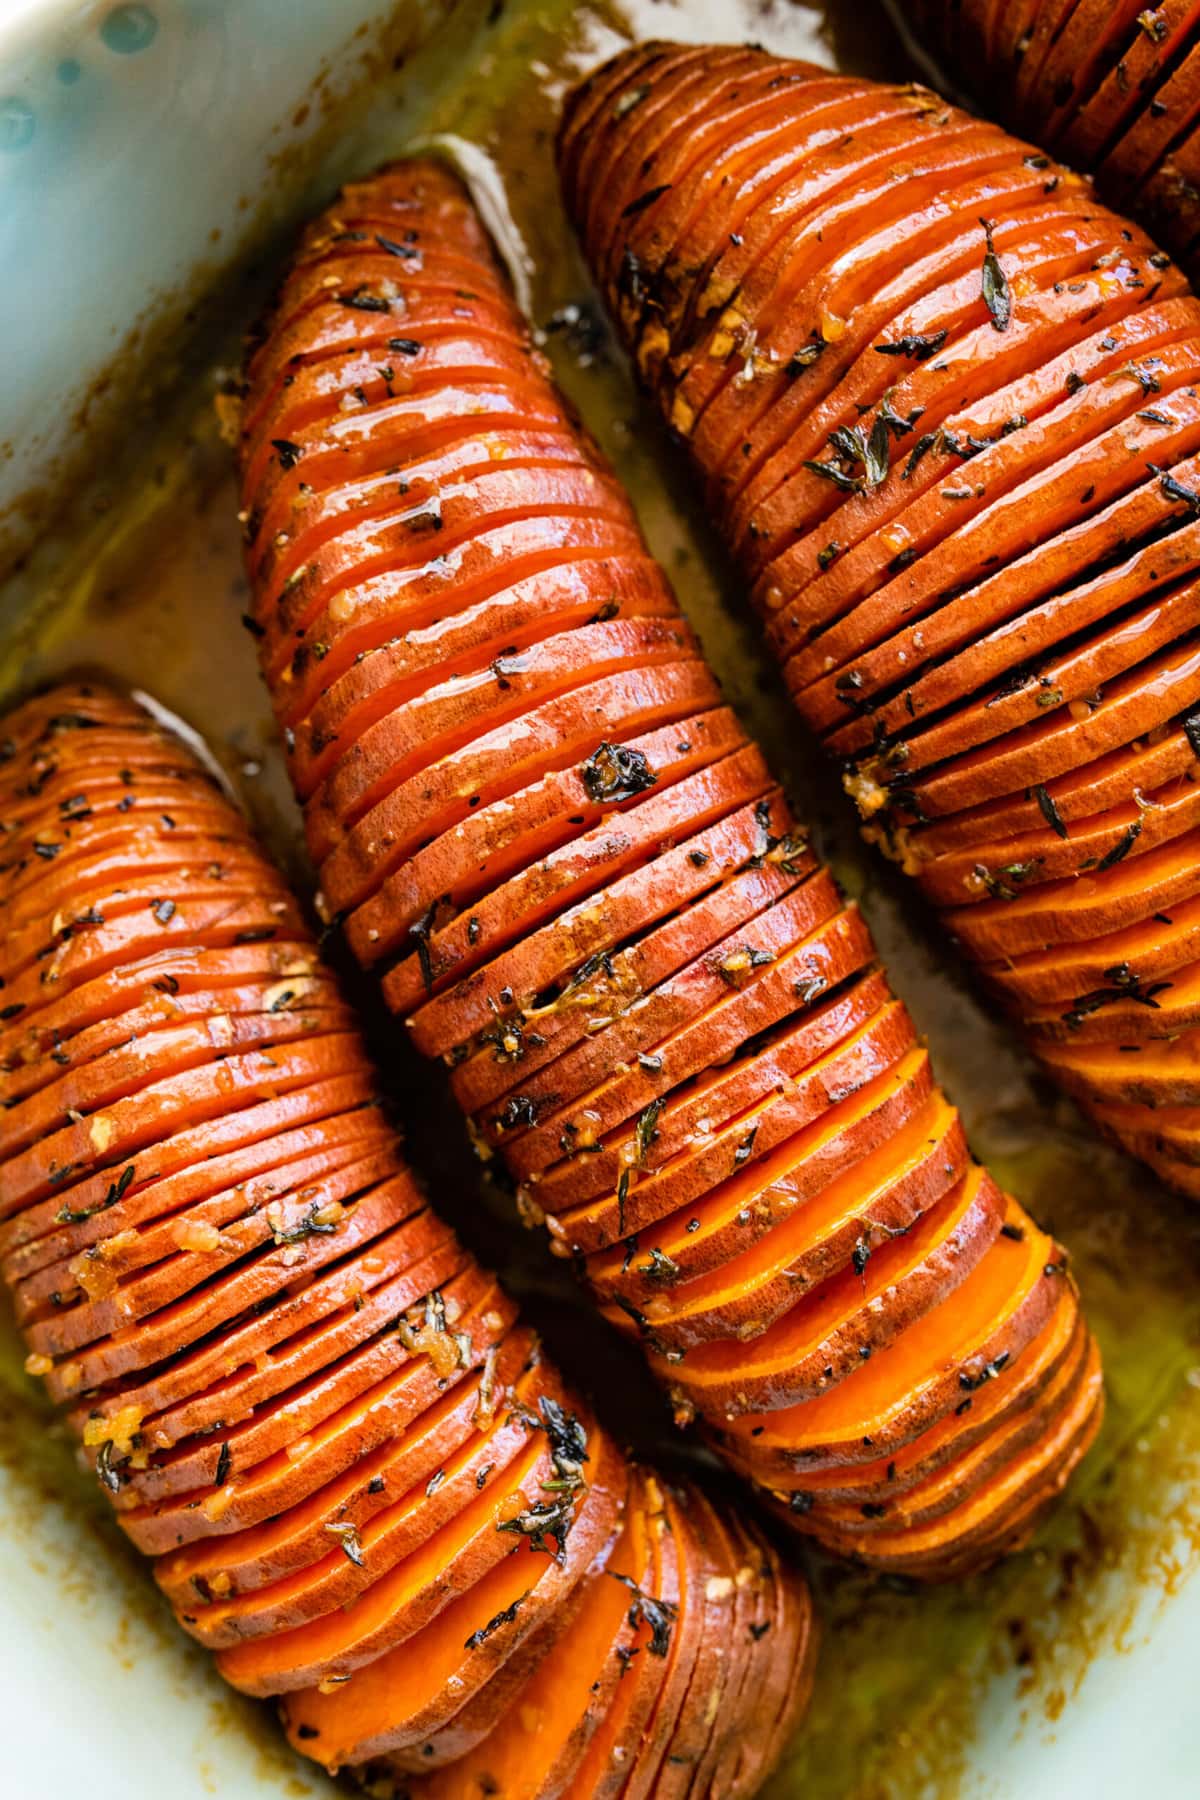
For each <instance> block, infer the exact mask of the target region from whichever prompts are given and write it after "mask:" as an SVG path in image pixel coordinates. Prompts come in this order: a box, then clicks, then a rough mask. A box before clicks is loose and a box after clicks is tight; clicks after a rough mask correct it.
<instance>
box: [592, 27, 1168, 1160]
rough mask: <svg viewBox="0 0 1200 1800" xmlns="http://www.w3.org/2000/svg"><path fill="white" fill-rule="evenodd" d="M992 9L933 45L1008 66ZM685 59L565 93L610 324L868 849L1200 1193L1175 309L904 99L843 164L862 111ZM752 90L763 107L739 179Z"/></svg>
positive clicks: (960, 132)
mask: <svg viewBox="0 0 1200 1800" xmlns="http://www.w3.org/2000/svg"><path fill="white" fill-rule="evenodd" d="M1019 10H1020V9H1019V8H1014V7H1008V8H991V9H986V19H984V14H985V9H983V8H974V9H973V8H972V7H971V6H970V5H967V6H965V7H963V8H962V9H961V10H960V9H955V11H956V16H958V17H959V27H960V29H961V34H962V43H963V45H964V46H973V47H972V48H971V49H970V54H971V55H972V56H975V55H979V54H982V50H981V49H980V47H979V45H978V43H977V42H976V40H975V39H974V38H972V35H971V34H972V32H973V31H975V30H976V29H977V28H979V29H982V26H981V23H980V22H981V20H983V22H984V23H986V25H987V30H988V39H987V41H988V44H989V45H990V46H991V48H992V50H993V51H995V52H996V54H999V53H1000V52H999V49H998V46H999V45H1000V44H1001V41H1002V39H1003V31H1002V29H1001V24H1002V21H1001V15H1002V14H1004V15H1007V14H1009V13H1013V12H1016V11H1019ZM1041 10H1042V11H1045V10H1046V9H1044V8H1043V9H1041ZM1088 10H1089V8H1088V7H1086V6H1084V5H1083V4H1080V5H1079V6H1078V7H1075V8H1074V9H1071V8H1066V9H1058V12H1059V14H1060V15H1061V19H1060V22H1061V21H1062V20H1065V19H1066V15H1067V14H1068V13H1070V15H1071V17H1070V21H1069V22H1067V23H1065V24H1064V25H1063V35H1062V36H1061V37H1058V38H1056V37H1054V35H1053V34H1051V33H1048V32H1047V33H1042V32H1041V30H1040V25H1039V23H1038V19H1037V15H1038V13H1039V9H1038V7H1037V5H1036V4H1031V5H1030V6H1028V7H1026V9H1025V11H1026V13H1027V14H1028V21H1027V25H1026V26H1025V27H1023V28H1022V31H1021V32H1020V33H1018V37H1017V39H1016V40H1015V44H1014V43H1012V42H1010V43H1008V49H1007V51H1006V52H1005V54H1013V55H1016V54H1017V53H1018V52H1019V51H1020V46H1021V45H1025V49H1024V50H1023V51H1020V53H1021V54H1024V56H1025V61H1024V62H1023V63H1022V64H1021V69H1022V78H1024V77H1025V75H1026V74H1029V76H1030V79H1034V76H1033V74H1032V71H1033V68H1034V64H1035V63H1036V62H1037V61H1038V59H1039V58H1041V57H1043V56H1044V57H1045V67H1047V68H1049V67H1050V66H1051V63H1052V61H1055V59H1058V60H1061V57H1060V55H1059V53H1060V51H1061V48H1062V45H1063V44H1064V43H1065V41H1066V34H1067V33H1068V32H1069V31H1071V30H1073V29H1074V23H1075V21H1076V20H1078V19H1081V18H1082V16H1083V14H1084V13H1085V12H1087V11H1088ZM1092 10H1094V9H1092ZM1120 10H1121V9H1118V8H1107V9H1105V8H1101V9H1100V11H1101V12H1107V14H1108V15H1110V17H1109V23H1110V24H1111V25H1112V28H1113V30H1114V31H1116V29H1117V15H1118V13H1119V12H1120ZM1126 10H1128V9H1126ZM1164 10H1165V9H1164ZM1189 10H1194V9H1189ZM959 15H960V16H959ZM976 15H978V17H977V16H976ZM1123 16H1124V15H1123V14H1122V17H1123ZM1157 16H1158V15H1157V14H1156V15H1155V17H1157ZM1129 28H1130V29H1131V30H1132V31H1134V33H1135V34H1136V32H1137V31H1138V29H1139V27H1138V26H1137V24H1136V22H1135V23H1134V24H1133V25H1132V26H1130V27H1129ZM1005 29H1006V27H1005ZM1121 29H1122V30H1124V29H1125V26H1124V25H1122V27H1121ZM1102 36H1103V34H1102V33H1100V34H1098V37H1097V43H1096V44H1093V41H1092V37H1091V36H1089V37H1087V38H1086V39H1085V40H1084V41H1085V43H1086V44H1087V46H1088V49H1089V54H1090V52H1091V50H1092V49H1094V48H1097V47H1098V41H1099V37H1102ZM1004 41H1006V42H1007V40H1004ZM702 60H703V77H702V79H701V78H698V77H696V76H695V75H694V74H693V75H692V76H691V78H690V79H688V80H687V81H686V83H685V77H684V74H683V70H684V68H685V67H687V68H688V69H689V70H693V69H694V65H695V54H694V52H688V53H687V55H686V57H684V56H682V53H680V52H677V51H675V50H673V49H671V48H670V47H669V46H643V47H641V48H638V49H633V50H630V51H627V52H625V53H624V54H623V55H621V56H620V57H618V58H617V59H616V60H615V61H613V62H612V63H610V64H608V65H607V66H606V67H605V68H603V69H601V70H600V71H598V72H597V74H595V75H594V76H593V77H592V78H591V79H590V80H589V81H587V82H585V83H584V84H583V86H582V87H580V88H579V89H577V90H576V92H575V93H574V94H573V96H572V97H571V99H570V101H569V103H568V106H567V110H566V114H565V118H564V121H563V126H562V132H561V137H560V144H559V155H560V166H561V170H562V177H563V182H564V186H565V190H566V194H567V200H568V204H569V206H570V208H571V210H572V212H573V214H574V216H575V219H576V221H577V224H578V226H579V229H580V233H581V236H582V238H583V242H584V244H585V247H586V249H587V252H588V255H589V258H590V260H591V263H592V266H593V268H594V269H595V271H596V273H597V277H598V279H599V280H600V282H601V284H602V286H603V289H604V294H605V298H606V300H607V303H608V305H609V307H610V309H611V312H612V314H613V317H614V319H615V320H616V321H617V323H618V325H619V327H620V329H621V332H622V334H623V336H624V338H625V341H626V343H627V344H628V346H629V348H630V351H631V353H632V356H633V358H634V362H635V364H636V366H637V369H638V371H639V373H640V375H641V377H642V379H643V381H644V383H645V385H646V386H647V387H648V389H649V390H650V392H651V393H652V394H653V396H654V398H655V399H656V401H657V402H658V404H659V406H660V407H661V409H662V412H663V414H664V416H665V418H666V419H667V420H668V421H669V422H670V424H671V425H672V427H673V429H674V431H675V433H676V435H677V436H678V437H679V438H680V439H681V440H683V442H684V443H685V444H686V446H687V448H688V449H689V450H690V453H691V456H692V459H693V463H694V465H695V468H696V471H697V474H698V476H699V477H700V479H701V481H702V484H703V490H704V494H705V497H706V500H707V502H708V504H709V506H710V508H711V510H712V513H713V515H714V517H715V518H716V520H717V522H718V525H719V527H720V528H721V530H722V532H723V535H724V536H725V538H726V540H727V542H728V543H729V545H730V548H731V549H732V551H733V552H734V554H735V555H736V556H737V557H738V558H739V560H740V562H741V565H742V567H743V568H744V570H745V571H746V574H747V577H748V581H749V583H750V586H751V592H752V594H753V597H754V599H755V602H756V604H757V605H758V607H759V609H760V611H761V612H762V614H763V616H764V620H765V625H766V631H767V634H768V638H769V641H770V644H771V647H772V649H773V651H774V652H775V654H776V656H777V657H778V660H779V662H780V664H781V665H782V667H783V671H784V676H785V679H786V682H787V685H788V688H789V691H790V692H791V694H792V697H793V698H794V700H795V702H796V705H797V707H798V708H799V711H800V713H801V716H802V717H803V719H804V720H805V722H806V723H807V725H808V726H809V727H810V728H811V729H812V731H813V732H814V733H816V734H817V736H818V737H819V738H820V739H821V741H822V742H823V743H824V744H825V746H826V747H827V748H828V750H829V751H830V752H831V753H832V754H834V755H835V756H837V757H838V758H839V760H840V761H841V762H842V764H843V766H844V767H845V768H846V770H847V774H846V781H847V786H848V787H849V790H850V792H851V794H852V795H853V796H854V798H855V800H856V801H857V802H858V805H859V807H860V809H861V811H862V813H863V814H864V816H865V818H866V819H867V821H868V824H867V832H868V835H869V836H871V837H873V838H875V839H876V840H877V841H878V842H879V843H880V844H881V845H882V847H883V848H884V849H885V851H887V852H888V853H889V854H891V855H892V856H893V857H894V858H895V859H896V860H897V861H898V862H899V863H900V864H901V865H902V866H903V867H904V869H905V870H906V871H907V872H908V873H909V874H911V875H912V876H914V877H915V879H916V880H917V882H918V883H919V885H920V886H921V888H922V889H923V890H924V892H925V893H926V894H927V896H928V897H929V899H930V900H931V901H932V902H933V903H934V904H935V905H937V906H939V907H941V908H942V909H943V917H944V919H945V921H946V923H947V925H948V926H949V928H950V930H951V932H952V934H953V936H954V937H955V938H956V939H957V941H958V942H959V944H960V945H961V946H962V948H963V949H964V950H965V951H966V953H967V955H968V956H969V957H970V958H972V959H973V960H974V961H975V962H976V963H977V964H978V965H979V968H980V970H981V972H982V974H983V976H984V979H985V980H986V981H987V982H988V983H989V984H990V986H991V988H992V990H993V992H994V993H995V994H996V995H997V996H998V997H999V998H1000V1000H1001V1001H1002V1003H1003V1005H1004V1006H1005V1007H1006V1008H1007V1009H1008V1010H1009V1011H1010V1012H1011V1013H1013V1014H1014V1015H1015V1017H1016V1019H1017V1020H1018V1021H1019V1022H1020V1024H1021V1026H1022V1028H1023V1031H1024V1034H1025V1037H1026V1040H1027V1042H1028V1043H1029V1044H1030V1046H1031V1048H1032V1049H1033V1050H1034V1052H1035V1053H1036V1054H1037V1055H1038V1056H1039V1057H1040V1058H1041V1059H1042V1060H1043V1062H1044V1063H1045V1064H1046V1066H1047V1067H1048V1068H1049V1069H1051V1070H1052V1071H1054V1073H1055V1074H1056V1075H1058V1076H1059V1077H1060V1078H1061V1079H1062V1081H1063V1082H1064V1085H1066V1086H1067V1087H1068V1088H1069V1089H1070V1091H1071V1092H1072V1093H1073V1094H1075V1095H1076V1096H1077V1097H1078V1098H1079V1099H1080V1100H1081V1101H1082V1102H1083V1103H1084V1105H1085V1106H1086V1107H1087V1108H1088V1109H1089V1110H1090V1111H1091V1112H1092V1113H1093V1115H1094V1116H1095V1118H1096V1119H1097V1120H1098V1121H1099V1123H1100V1124H1101V1126H1102V1127H1103V1128H1104V1130H1105V1131H1106V1132H1107V1133H1108V1134H1109V1135H1110V1136H1111V1137H1113V1138H1115V1139H1116V1140H1118V1141H1119V1142H1120V1143H1122V1144H1123V1145H1124V1146H1125V1147H1126V1148H1127V1149H1129V1150H1131V1151H1133V1152H1134V1153H1135V1154H1138V1155H1141V1156H1143V1157H1145V1158H1146V1160H1147V1161H1149V1162H1150V1163H1151V1164H1152V1165H1153V1166H1154V1168H1155V1169H1156V1170H1158V1172H1159V1173H1160V1174H1162V1175H1163V1176H1164V1178H1165V1179H1166V1180H1167V1181H1169V1182H1171V1183H1172V1184H1173V1185H1174V1186H1176V1187H1178V1188H1180V1189H1182V1190H1184V1191H1185V1192H1188V1193H1193V1194H1200V1158H1198V1149H1200V1145H1198V1143H1197V1137H1196V1132H1195V1129H1194V1120H1193V1118H1192V1115H1191V1111H1190V1109H1191V1107H1192V1106H1193V1105H1194V1103H1195V1095H1196V1091H1197V1069H1198V1068H1200V1029H1198V1024H1200V1014H1197V1012H1196V1010H1195V997H1196V990H1197V979H1198V977H1197V970H1198V968H1200V964H1198V961H1197V943H1196V939H1195V937H1194V935H1193V927H1194V919H1193V914H1194V913H1195V910H1196V906H1197V903H1198V902H1200V875H1198V873H1197V867H1198V865H1197V861H1196V856H1195V841H1196V838H1195V834H1196V829H1197V820H1198V819H1200V785H1198V777H1200V638H1198V637H1197V626H1198V624H1200V562H1198V560H1197V552H1198V550H1200V529H1198V522H1197V514H1198V512H1200V404H1198V402H1197V376H1198V375H1200V302H1198V301H1197V300H1196V299H1195V298H1194V297H1193V296H1192V295H1191V294H1190V293H1189V292H1188V291H1187V289H1186V286H1185V284H1184V282H1183V280H1182V278H1181V276H1180V275H1179V273H1178V271H1177V270H1176V268H1175V266H1174V265H1173V264H1172V262H1171V260H1170V258H1169V257H1168V256H1166V255H1165V254H1164V253H1162V252H1160V251H1158V250H1156V249H1155V247H1154V245H1153V244H1152V243H1151V242H1150V240H1149V239H1148V238H1146V237H1145V236H1143V234H1142V233H1141V232H1140V231H1138V230H1136V229H1134V228H1133V227H1132V226H1129V225H1127V224H1126V223H1125V222H1124V221H1123V220H1122V219H1121V218H1119V217H1117V216H1116V215H1115V214H1114V213H1110V212H1108V211H1106V210H1105V209H1104V208H1103V207H1101V206H1100V205H1098V204H1097V203H1096V201H1095V199H1094V198H1093V197H1092V194H1091V191H1090V187H1089V185H1088V184H1087V183H1085V182H1084V181H1082V180H1081V178H1080V177H1078V176H1076V175H1073V174H1071V173H1070V172H1069V171H1067V170H1066V169H1064V168H1062V167H1060V166H1059V165H1057V164H1053V163H1051V162H1050V160H1049V158H1048V157H1046V156H1045V155H1043V154H1042V153H1040V152H1035V151H1032V150H1030V149H1029V147H1028V146H1027V145H1025V144H1022V143H1019V142H1017V141H1016V140H1015V139H1013V138H1011V137H1008V136H1007V135H1006V134H1005V133H1004V132H1003V131H1001V130H999V129H997V128H992V127H974V128H972V127H970V126H969V125H968V122H967V119H966V115H964V114H963V113H961V112H959V111H958V110H957V109H955V108H954V107H951V106H948V105H945V104H943V103H942V102H941V101H939V100H938V99H937V97H936V96H934V95H932V94H930V93H928V92H927V91H926V90H924V89H914V88H910V87H906V88H903V89H882V90H880V92H879V95H878V97H877V101H876V111H877V114H878V115H879V117H880V118H881V119H882V117H883V115H884V109H885V108H889V107H890V108H891V109H895V108H899V109H900V110H901V112H902V114H903V120H904V123H903V129H902V131H901V132H900V136H899V138H897V128H896V125H895V119H894V116H893V112H892V111H889V112H888V113H887V123H886V125H884V124H882V123H877V122H872V123H870V124H868V125H866V126H864V127H860V128H857V129H855V130H854V131H853V133H852V135H851V124H852V121H854V120H855V119H856V118H857V117H858V114H859V112H860V110H861V107H862V104H863V97H862V95H863V84H862V83H861V82H859V81H854V80H850V79H848V78H834V77H830V76H829V75H827V74H825V73H824V72H822V71H820V70H817V69H813V68H810V67H808V66H807V65H805V64H802V63H793V62H786V61H783V60H781V59H779V58H775V57H771V56H768V55H767V54H766V53H765V52H760V53H758V54H757V58H756V59H755V58H753V57H752V59H751V68H750V70H749V71H748V70H747V65H746V53H745V52H737V53H735V52H733V51H731V50H727V49H723V48H714V49H711V50H709V51H708V52H707V54H706V55H705V57H704V58H703V59H702ZM1063 66H1064V68H1065V69H1066V70H1067V71H1068V72H1069V73H1070V75H1071V77H1072V79H1075V78H1076V76H1079V77H1080V78H1081V79H1082V78H1083V75H1084V73H1085V70H1084V62H1083V61H1081V60H1080V59H1079V58H1078V57H1076V56H1074V55H1072V56H1071V57H1068V58H1067V59H1066V61H1065V62H1064V64H1063ZM1088 66H1089V67H1090V65H1088ZM751 76H752V78H753V80H754V81H755V82H756V83H759V84H763V83H765V85H766V86H768V87H770V86H772V84H774V85H775V87H776V88H777V90H778V91H780V92H786V94H787V95H788V105H787V108H786V112H785V114H782V115H780V116H779V117H777V118H775V119H774V121H773V127H772V129H771V130H770V131H760V132H759V134H758V135H757V136H756V138H755V139H754V144H753V158H752V159H751V160H747V157H748V152H747V139H746V127H745V124H744V121H743V118H742V109H743V104H744V96H745V92H746V86H747V82H748V81H749V80H750V79H751ZM1065 78H1066V77H1065V76H1064V77H1063V79H1065ZM1038 79H1040V77H1039V78H1038ZM1056 79H1057V78H1056ZM685 85H686V91H687V99H686V104H684V103H683V102H682V101H681V100H680V96H681V95H682V93H683V91H684V87H685ZM677 102H678V103H679V104H678V105H677ZM838 118H841V119H842V120H843V121H844V123H845V127H846V132H845V134H844V135H843V137H841V138H835V137H834V136H833V135H831V125H832V124H834V123H836V121H837V119H838ZM980 131H982V133H983V136H982V137H979V135H978V134H979V132H980ZM964 134H966V135H967V136H971V141H973V142H975V143H976V145H977V150H976V155H977V163H976V167H977V168H981V167H983V166H984V165H985V164H986V174H985V175H983V176H982V177H979V176H977V175H976V174H975V173H974V171H973V170H970V169H967V168H966V167H965V166H963V164H962V145H963V143H964V141H966V139H965V136H964ZM701 141H702V142H703V143H704V145H705V150H704V154H703V156H701V155H700V154H699V153H698V150H697V144H698V143H699V142H701ZM881 146H882V147H884V148H886V151H887V154H888V156H889V157H890V158H891V161H890V163H889V165H888V168H889V178H888V180H887V181H885V182H883V183H882V184H879V183H878V182H876V181H875V180H874V178H873V177H870V176H868V174H867V171H868V169H870V168H873V167H874V163H875V158H876V152H877V150H878V149H879V148H880V147H881ZM635 150H636V156H635V155H634V152H635ZM635 165H636V167H637V169H638V170H639V171H640V173H639V174H638V176H637V183H636V185H637V186H638V192H637V193H636V194H633V195H631V196H630V197H629V198H628V199H627V200H626V201H625V203H624V204H623V205H622V206H613V205H611V204H609V196H610V195H611V194H612V192H613V188H614V184H617V183H618V182H626V183H628V181H629V179H630V177H629V170H630V169H631V168H633V167H634V166H635ZM767 166H769V167H770V168H771V171H772V173H771V179H770V182H769V184H768V183H764V182H763V180H762V179H761V177H760V175H759V173H758V171H759V170H760V169H761V168H764V167H767ZM939 170H940V171H941V173H940V177H939V174H938V172H939ZM927 171H928V173H929V179H930V182H931V184H932V185H931V191H930V194H929V196H928V198H927V199H926V198H924V197H923V188H922V186H921V184H922V183H923V182H924V180H925V176H926V172H927ZM918 174H919V181H918V180H916V179H915V178H916V176H917V175H918ZM621 192H622V193H623V192H624V190H623V189H622V190H621Z"/></svg>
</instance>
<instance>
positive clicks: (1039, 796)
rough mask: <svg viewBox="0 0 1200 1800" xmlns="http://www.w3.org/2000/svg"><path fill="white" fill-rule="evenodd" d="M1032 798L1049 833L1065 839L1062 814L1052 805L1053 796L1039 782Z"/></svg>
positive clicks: (1065, 830) (1065, 833) (1065, 831)
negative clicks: (1049, 830) (1051, 832)
mask: <svg viewBox="0 0 1200 1800" xmlns="http://www.w3.org/2000/svg"><path fill="white" fill-rule="evenodd" d="M1033 797H1034V799H1035V800H1036V801H1037V803H1038V807H1039V809H1040V811H1041V815H1042V817H1043V819H1045V821H1046V823H1047V825H1048V826H1049V827H1050V829H1051V831H1053V832H1054V833H1055V834H1056V836H1058V837H1060V838H1065V837H1066V836H1067V828H1066V826H1065V825H1064V824H1063V818H1062V814H1061V813H1060V812H1059V810H1058V807H1057V806H1056V805H1055V804H1054V796H1053V795H1052V794H1051V793H1050V792H1049V790H1048V789H1047V788H1045V787H1043V786H1042V784H1041V783H1040V782H1039V784H1038V785H1037V787H1035V788H1034V790H1033Z"/></svg>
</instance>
